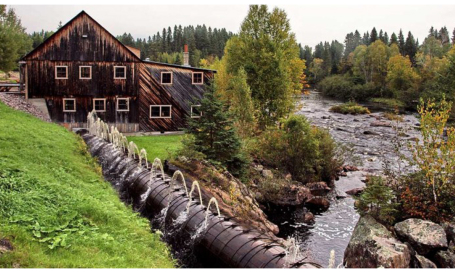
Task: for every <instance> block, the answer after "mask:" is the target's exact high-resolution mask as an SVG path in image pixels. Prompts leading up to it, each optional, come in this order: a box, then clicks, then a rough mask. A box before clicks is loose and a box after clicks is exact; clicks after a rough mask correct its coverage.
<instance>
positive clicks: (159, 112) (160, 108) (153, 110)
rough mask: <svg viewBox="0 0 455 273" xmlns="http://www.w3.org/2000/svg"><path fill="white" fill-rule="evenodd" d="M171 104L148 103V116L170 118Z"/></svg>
mask: <svg viewBox="0 0 455 273" xmlns="http://www.w3.org/2000/svg"><path fill="white" fill-rule="evenodd" d="M171 112H172V106H171V105H150V118H171Z"/></svg>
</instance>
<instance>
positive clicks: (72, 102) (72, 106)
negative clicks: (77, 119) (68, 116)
mask: <svg viewBox="0 0 455 273" xmlns="http://www.w3.org/2000/svg"><path fill="white" fill-rule="evenodd" d="M63 112H76V99H63Z"/></svg>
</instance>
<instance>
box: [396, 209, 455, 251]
mask: <svg viewBox="0 0 455 273" xmlns="http://www.w3.org/2000/svg"><path fill="white" fill-rule="evenodd" d="M394 228H395V232H396V233H397V235H398V237H399V238H400V239H402V240H404V241H406V242H409V243H410V244H411V246H412V247H413V248H414V249H415V250H416V251H417V253H419V254H420V255H427V254H428V253H429V252H431V251H434V250H438V249H443V248H447V237H446V233H445V231H444V229H443V228H442V227H441V226H440V225H438V224H435V223H433V222H430V221H426V220H421V219H416V218H411V219H407V220H405V221H403V222H400V223H397V224H395V226H394Z"/></svg>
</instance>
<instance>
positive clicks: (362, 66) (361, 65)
mask: <svg viewBox="0 0 455 273" xmlns="http://www.w3.org/2000/svg"><path fill="white" fill-rule="evenodd" d="M352 59H353V60H352V62H353V72H354V75H356V76H358V77H360V78H362V79H363V80H365V81H366V82H368V80H369V69H368V59H367V46H366V45H360V46H358V47H357V48H356V49H355V50H354V52H353V57H352Z"/></svg>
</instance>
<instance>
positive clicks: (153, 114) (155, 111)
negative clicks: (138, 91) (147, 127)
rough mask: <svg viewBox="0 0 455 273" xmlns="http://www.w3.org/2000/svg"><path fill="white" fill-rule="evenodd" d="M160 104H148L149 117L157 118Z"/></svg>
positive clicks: (159, 115)
mask: <svg viewBox="0 0 455 273" xmlns="http://www.w3.org/2000/svg"><path fill="white" fill-rule="evenodd" d="M160 113H161V106H150V117H151V118H159V117H161V114H160Z"/></svg>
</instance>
